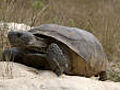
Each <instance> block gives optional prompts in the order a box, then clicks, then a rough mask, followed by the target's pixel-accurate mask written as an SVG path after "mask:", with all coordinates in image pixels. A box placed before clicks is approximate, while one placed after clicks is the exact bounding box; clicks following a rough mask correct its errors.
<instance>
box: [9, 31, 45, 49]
mask: <svg viewBox="0 0 120 90" xmlns="http://www.w3.org/2000/svg"><path fill="white" fill-rule="evenodd" d="M8 39H9V41H10V44H11V46H12V47H23V46H24V47H27V46H39V47H42V46H45V45H44V44H45V43H44V42H43V40H42V39H40V38H39V40H37V39H36V36H34V35H33V34H32V33H30V32H18V31H10V32H9V33H8Z"/></svg>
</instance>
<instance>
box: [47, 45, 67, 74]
mask: <svg viewBox="0 0 120 90" xmlns="http://www.w3.org/2000/svg"><path fill="white" fill-rule="evenodd" d="M47 60H48V62H49V64H50V67H51V69H52V70H53V71H54V72H55V73H56V74H57V75H58V76H60V75H61V74H63V72H64V71H66V69H67V68H68V62H67V59H66V58H65V56H64V54H63V52H62V50H61V49H60V48H59V46H58V45H57V44H55V43H52V44H51V45H49V47H48V49H47Z"/></svg>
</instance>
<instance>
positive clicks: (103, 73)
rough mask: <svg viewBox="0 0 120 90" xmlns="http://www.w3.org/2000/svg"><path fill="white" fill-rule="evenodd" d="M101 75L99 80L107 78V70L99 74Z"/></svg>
mask: <svg viewBox="0 0 120 90" xmlns="http://www.w3.org/2000/svg"><path fill="white" fill-rule="evenodd" d="M99 76H100V78H99V80H101V81H105V80H107V74H106V71H102V72H101V73H100V74H99Z"/></svg>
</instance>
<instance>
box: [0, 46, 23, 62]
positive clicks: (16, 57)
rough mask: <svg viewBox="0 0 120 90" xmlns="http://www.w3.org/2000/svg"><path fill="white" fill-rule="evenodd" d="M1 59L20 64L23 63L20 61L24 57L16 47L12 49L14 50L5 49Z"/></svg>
mask: <svg viewBox="0 0 120 90" xmlns="http://www.w3.org/2000/svg"><path fill="white" fill-rule="evenodd" d="M2 57H3V61H16V62H21V63H22V61H23V60H22V59H23V57H24V56H23V54H22V52H21V51H20V50H19V49H18V48H17V47H14V48H9V49H6V50H5V51H4V52H3V55H2Z"/></svg>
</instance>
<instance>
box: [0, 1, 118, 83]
mask: <svg viewBox="0 0 120 90" xmlns="http://www.w3.org/2000/svg"><path fill="white" fill-rule="evenodd" d="M119 9H120V1H119V0H92V1H91V0H0V21H3V22H17V23H25V24H27V25H30V26H38V25H40V24H43V23H56V24H61V25H66V26H74V27H78V28H81V29H85V30H88V31H89V32H91V33H93V34H94V35H95V36H96V37H97V38H98V39H99V40H100V42H101V43H102V44H103V46H104V48H105V52H106V54H107V57H108V59H109V61H110V62H111V63H113V62H114V63H113V64H112V65H115V66H114V67H116V68H119V69H120V65H118V63H120V12H119ZM0 47H1V48H3V43H2V44H1V45H0ZM4 47H5V46H4ZM6 47H7V46H6ZM1 50H2V49H1ZM0 52H1V51H0ZM112 65H111V67H112ZM118 66H119V67H118ZM113 69H114V68H111V69H109V72H110V73H109V77H110V79H111V80H114V81H120V73H119V72H118V71H114V70H113Z"/></svg>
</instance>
